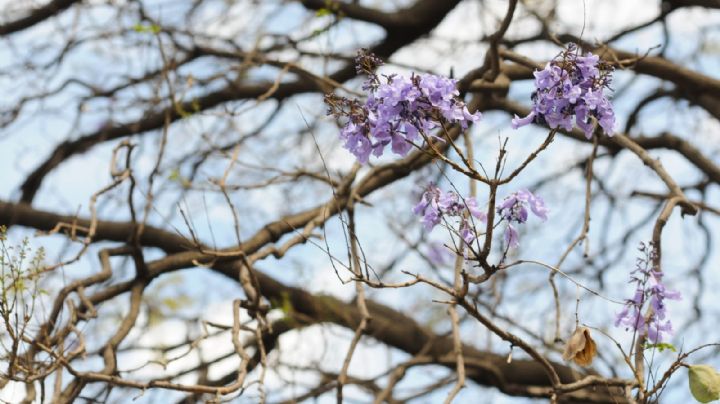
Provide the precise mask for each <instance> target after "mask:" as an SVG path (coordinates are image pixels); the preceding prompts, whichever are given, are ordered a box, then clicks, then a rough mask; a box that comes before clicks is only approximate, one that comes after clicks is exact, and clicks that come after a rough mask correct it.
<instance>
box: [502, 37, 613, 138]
mask: <svg viewBox="0 0 720 404" xmlns="http://www.w3.org/2000/svg"><path fill="white" fill-rule="evenodd" d="M579 55H580V50H579V49H578V47H577V45H575V44H569V45H568V48H567V49H566V50H565V51H563V52H562V53H560V54H559V55H558V56H557V57H556V58H555V59H553V60H551V61H550V62H549V63H548V64H547V65H546V66H545V68H544V69H543V70H540V71H535V73H533V75H534V76H535V88H536V91H535V92H534V93H533V95H532V100H533V109H532V111H531V112H530V114H528V115H527V116H526V117H524V118H520V117H518V116H517V115H515V118H514V119H513V120H512V127H513V129H517V128H519V127H521V126H525V125H528V124H530V123H533V122H535V123H538V124H547V125H548V126H550V127H551V128H553V129H556V128H563V129H565V130H568V131H569V130H572V129H573V116H574V117H575V120H574V121H575V122H574V124H575V125H577V127H578V128H580V129H581V130H582V131H583V132H585V137H587V138H588V139H590V138H591V137H592V135H593V132H594V131H595V127H596V124H599V125H600V127H601V128H602V130H603V132H605V134H606V135H608V136H612V135H613V134H614V126H615V112H614V111H613V107H612V104H611V103H610V101H609V100H608V98H607V96H606V95H605V94H604V92H603V91H604V89H605V88H609V86H610V81H611V75H612V71H613V69H612V66H610V65H609V64H608V63H606V62H602V61H600V58H599V57H598V56H597V55H593V54H592V53H590V52H588V53H587V54H586V55H585V56H579Z"/></svg>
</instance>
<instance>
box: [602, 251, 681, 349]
mask: <svg viewBox="0 0 720 404" xmlns="http://www.w3.org/2000/svg"><path fill="white" fill-rule="evenodd" d="M640 251H641V252H642V253H643V257H641V258H638V260H637V262H636V268H635V269H634V270H633V271H632V272H631V273H630V274H631V275H630V282H631V283H635V295H634V296H633V298H632V299H628V300H626V301H625V307H624V308H623V310H622V311H620V313H618V314H617V316H616V318H615V326H616V327H617V326H620V325H624V326H625V329H626V330H630V329H632V330H634V331H636V332H638V334H639V335H641V336H642V335H645V336H647V339H648V340H649V341H651V342H652V343H658V342H662V340H663V334H672V332H673V329H672V324H671V323H670V320H666V319H665V317H666V315H667V307H666V306H665V299H670V300H678V299H680V298H681V297H680V293H678V292H676V291H672V290H668V289H667V288H666V286H665V285H664V284H663V283H662V272H660V271H658V270H657V268H655V267H654V265H655V264H654V263H655V260H656V258H657V256H656V254H657V252H656V250H655V247H654V246H653V244H652V243H650V245H649V247H648V246H646V245H645V244H644V243H641V244H640ZM648 302H649V306H647V307H646V303H648ZM645 308H647V314H646V315H643V314H642V313H643V309H645Z"/></svg>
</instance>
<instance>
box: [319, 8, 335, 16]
mask: <svg viewBox="0 0 720 404" xmlns="http://www.w3.org/2000/svg"><path fill="white" fill-rule="evenodd" d="M332 14H333V12H332V10H330V9H327V8H324V7H323V8H321V9H319V10H318V11H316V12H315V16H316V17H325V16H326V15H332Z"/></svg>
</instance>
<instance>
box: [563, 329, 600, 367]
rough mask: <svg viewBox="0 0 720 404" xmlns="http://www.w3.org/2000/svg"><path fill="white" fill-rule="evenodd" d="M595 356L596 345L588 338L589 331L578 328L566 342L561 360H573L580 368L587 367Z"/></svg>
mask: <svg viewBox="0 0 720 404" xmlns="http://www.w3.org/2000/svg"><path fill="white" fill-rule="evenodd" d="M596 354H597V345H595V341H593V339H592V337H591V336H590V329H588V328H587V327H579V328H577V329H575V332H574V333H573V335H572V336H571V337H570V339H569V340H568V342H567V345H566V346H565V352H563V359H565V360H566V361H569V360H573V361H574V362H575V363H577V364H578V365H580V366H589V365H590V364H591V363H592V361H593V358H594V357H595V355H596Z"/></svg>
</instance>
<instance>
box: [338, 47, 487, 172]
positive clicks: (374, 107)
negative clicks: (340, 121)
mask: <svg viewBox="0 0 720 404" xmlns="http://www.w3.org/2000/svg"><path fill="white" fill-rule="evenodd" d="M356 62H357V63H356V67H357V69H358V72H360V73H365V74H368V76H369V79H368V80H367V81H366V82H365V85H364V86H363V89H365V90H367V91H369V92H370V94H369V95H368V99H367V101H366V102H365V104H360V103H359V102H358V101H357V100H348V99H347V98H343V97H338V96H335V95H332V94H330V95H327V96H326V97H325V102H326V103H327V104H328V106H329V109H328V114H330V115H335V116H337V117H343V118H346V119H347V120H348V122H347V123H346V125H345V127H343V129H342V130H341V132H340V138H341V139H342V140H343V141H344V142H345V143H344V147H345V148H346V149H347V150H348V151H350V152H351V153H352V154H354V155H355V157H357V159H358V161H359V162H361V163H367V161H368V159H369V157H370V153H372V154H373V155H374V156H377V157H379V156H381V155H382V154H383V153H384V151H385V148H386V146H387V145H388V144H390V145H391V150H392V152H393V153H395V154H399V155H401V156H405V155H407V154H408V152H409V151H410V150H411V149H412V146H413V143H414V142H415V141H417V140H418V139H419V138H420V134H422V135H425V136H430V137H435V136H434V135H432V134H431V133H430V132H431V131H432V130H433V129H435V128H438V127H441V126H442V124H446V123H447V124H459V125H460V126H461V127H462V128H463V129H466V128H467V126H468V124H469V122H476V121H478V120H479V119H480V117H481V114H480V113H479V112H477V113H475V114H472V113H470V112H469V111H468V109H467V106H466V105H465V103H464V102H463V101H462V100H460V99H459V98H457V97H458V96H459V94H460V93H459V91H458V90H457V88H456V84H457V81H456V80H453V79H449V78H447V77H442V76H437V75H432V74H422V75H416V74H413V75H411V76H410V77H404V76H398V75H391V76H385V77H384V80H381V79H380V77H379V76H378V75H377V74H375V72H374V69H375V67H376V66H378V65H379V64H381V61H379V59H377V58H376V57H375V56H373V55H372V54H369V53H368V52H367V51H366V50H361V52H360V53H359V54H358V58H357V59H356Z"/></svg>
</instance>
